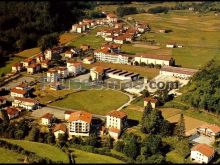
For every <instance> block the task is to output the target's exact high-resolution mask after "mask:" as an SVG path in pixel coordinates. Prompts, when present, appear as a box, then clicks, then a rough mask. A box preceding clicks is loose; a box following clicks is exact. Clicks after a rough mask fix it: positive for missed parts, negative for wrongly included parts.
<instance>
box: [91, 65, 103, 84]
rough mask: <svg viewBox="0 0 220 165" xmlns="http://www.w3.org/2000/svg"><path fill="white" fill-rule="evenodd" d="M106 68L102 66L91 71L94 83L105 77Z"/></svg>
mask: <svg viewBox="0 0 220 165" xmlns="http://www.w3.org/2000/svg"><path fill="white" fill-rule="evenodd" d="M104 70H105V69H104V68H103V67H101V66H96V67H93V68H91V69H90V76H91V79H92V81H95V80H101V79H102V76H103V75H104Z"/></svg>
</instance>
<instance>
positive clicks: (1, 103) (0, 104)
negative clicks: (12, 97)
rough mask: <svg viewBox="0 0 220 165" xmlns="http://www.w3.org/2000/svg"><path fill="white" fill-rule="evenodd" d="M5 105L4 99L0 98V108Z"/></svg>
mask: <svg viewBox="0 0 220 165" xmlns="http://www.w3.org/2000/svg"><path fill="white" fill-rule="evenodd" d="M6 103H7V100H6V98H4V97H2V96H0V107H2V106H4V105H5V104H6Z"/></svg>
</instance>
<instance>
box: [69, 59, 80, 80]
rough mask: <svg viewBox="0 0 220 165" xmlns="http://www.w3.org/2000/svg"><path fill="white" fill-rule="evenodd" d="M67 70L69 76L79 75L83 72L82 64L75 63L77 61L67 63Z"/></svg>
mask: <svg viewBox="0 0 220 165" xmlns="http://www.w3.org/2000/svg"><path fill="white" fill-rule="evenodd" d="M66 65H67V70H68V73H69V75H71V76H73V75H78V74H80V73H81V72H82V62H75V61H71V60H69V61H67V63H66Z"/></svg>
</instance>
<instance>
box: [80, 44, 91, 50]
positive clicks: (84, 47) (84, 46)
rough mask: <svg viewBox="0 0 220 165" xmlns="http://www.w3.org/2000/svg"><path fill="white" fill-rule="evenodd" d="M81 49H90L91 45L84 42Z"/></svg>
mask: <svg viewBox="0 0 220 165" xmlns="http://www.w3.org/2000/svg"><path fill="white" fill-rule="evenodd" d="M80 49H82V51H86V50H89V49H90V46H89V45H86V44H83V45H80Z"/></svg>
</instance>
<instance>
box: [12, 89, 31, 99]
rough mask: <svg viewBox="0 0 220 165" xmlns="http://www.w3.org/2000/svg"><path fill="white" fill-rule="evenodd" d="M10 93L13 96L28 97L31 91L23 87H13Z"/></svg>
mask: <svg viewBox="0 0 220 165" xmlns="http://www.w3.org/2000/svg"><path fill="white" fill-rule="evenodd" d="M10 95H11V96H12V97H28V96H29V93H28V92H27V91H26V90H23V89H17V88H16V87H15V88H12V89H11V93H10Z"/></svg>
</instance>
